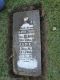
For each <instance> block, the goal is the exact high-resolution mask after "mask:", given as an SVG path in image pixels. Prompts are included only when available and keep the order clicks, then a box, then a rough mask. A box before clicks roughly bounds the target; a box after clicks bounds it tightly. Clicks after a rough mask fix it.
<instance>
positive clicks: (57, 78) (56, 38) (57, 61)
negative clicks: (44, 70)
mask: <svg viewBox="0 0 60 80" xmlns="http://www.w3.org/2000/svg"><path fill="white" fill-rule="evenodd" d="M41 1H42V2H43V4H44V8H45V11H46V14H47V15H46V18H47V21H48V74H47V77H48V80H60V0H41ZM39 2H40V0H34V1H33V0H6V8H5V9H4V10H3V11H2V12H0V80H10V77H9V74H8V64H7V58H6V57H7V53H6V52H7V38H8V37H7V36H8V12H9V11H10V10H11V9H13V8H14V7H17V6H19V5H26V4H32V3H34V4H35V3H37V4H38V3H39ZM53 27H56V28H57V30H56V31H53V30H52V29H53Z"/></svg>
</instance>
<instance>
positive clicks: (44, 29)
mask: <svg viewBox="0 0 60 80" xmlns="http://www.w3.org/2000/svg"><path fill="white" fill-rule="evenodd" d="M36 9H39V11H40V25H41V55H42V56H41V57H42V62H41V63H42V74H41V76H39V77H32V76H31V77H28V76H19V75H15V74H14V72H13V65H12V63H13V56H12V24H13V19H12V18H13V13H15V12H17V11H18V12H19V11H28V10H36ZM45 15H46V14H45V12H44V8H43V6H42V4H38V5H37V4H35V5H27V6H25V5H24V6H20V7H17V8H15V9H14V10H12V11H11V12H9V28H8V32H9V34H8V40H9V41H8V46H9V47H8V58H7V59H8V60H9V61H8V64H9V74H10V76H11V77H12V78H13V77H15V78H19V79H20V77H22V80H24V79H25V78H26V79H27V80H47V65H48V64H47V63H48V62H47V21H46V18H45Z"/></svg>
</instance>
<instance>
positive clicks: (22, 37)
mask: <svg viewBox="0 0 60 80" xmlns="http://www.w3.org/2000/svg"><path fill="white" fill-rule="evenodd" d="M40 38H41V36H40V15H39V10H32V11H24V12H15V13H14V14H13V71H14V72H15V74H17V75H26V76H40V75H41V39H40Z"/></svg>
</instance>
